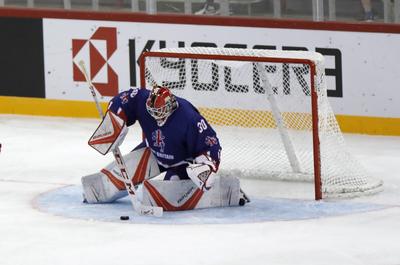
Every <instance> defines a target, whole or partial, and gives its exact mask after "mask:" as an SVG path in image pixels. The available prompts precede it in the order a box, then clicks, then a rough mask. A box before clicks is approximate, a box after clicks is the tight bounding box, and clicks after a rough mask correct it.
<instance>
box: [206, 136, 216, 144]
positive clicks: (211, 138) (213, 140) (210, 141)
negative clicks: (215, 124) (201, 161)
mask: <svg viewBox="0 0 400 265" xmlns="http://www.w3.org/2000/svg"><path fill="white" fill-rule="evenodd" d="M205 143H206V145H208V146H214V145H216V144H218V139H217V138H216V137H214V136H207V137H206V140H205Z"/></svg>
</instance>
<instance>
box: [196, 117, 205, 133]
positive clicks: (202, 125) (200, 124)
mask: <svg viewBox="0 0 400 265" xmlns="http://www.w3.org/2000/svg"><path fill="white" fill-rule="evenodd" d="M197 128H199V133H202V132H204V131H205V130H207V123H206V122H205V121H204V119H201V120H200V121H199V122H198V123H197Z"/></svg>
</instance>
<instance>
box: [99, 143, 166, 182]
mask: <svg viewBox="0 0 400 265" xmlns="http://www.w3.org/2000/svg"><path fill="white" fill-rule="evenodd" d="M123 157H124V162H125V165H126V170H127V173H128V176H129V178H130V179H131V180H132V182H133V184H134V185H137V184H139V183H141V182H142V181H143V180H145V179H151V178H153V177H155V176H158V175H159V174H160V169H159V167H158V164H157V160H156V158H155V157H154V155H153V153H152V152H151V150H150V148H141V149H138V150H135V151H132V152H130V153H128V154H126V155H124V156H123ZM102 171H103V172H104V173H106V174H107V175H108V176H109V177H110V178H115V179H117V180H119V181H121V182H124V178H123V177H122V176H121V172H120V170H119V167H118V165H117V163H116V162H115V161H113V162H112V163H110V164H108V165H107V166H106V167H105V168H104V169H103V170H102ZM119 186H120V187H121V185H119Z"/></svg>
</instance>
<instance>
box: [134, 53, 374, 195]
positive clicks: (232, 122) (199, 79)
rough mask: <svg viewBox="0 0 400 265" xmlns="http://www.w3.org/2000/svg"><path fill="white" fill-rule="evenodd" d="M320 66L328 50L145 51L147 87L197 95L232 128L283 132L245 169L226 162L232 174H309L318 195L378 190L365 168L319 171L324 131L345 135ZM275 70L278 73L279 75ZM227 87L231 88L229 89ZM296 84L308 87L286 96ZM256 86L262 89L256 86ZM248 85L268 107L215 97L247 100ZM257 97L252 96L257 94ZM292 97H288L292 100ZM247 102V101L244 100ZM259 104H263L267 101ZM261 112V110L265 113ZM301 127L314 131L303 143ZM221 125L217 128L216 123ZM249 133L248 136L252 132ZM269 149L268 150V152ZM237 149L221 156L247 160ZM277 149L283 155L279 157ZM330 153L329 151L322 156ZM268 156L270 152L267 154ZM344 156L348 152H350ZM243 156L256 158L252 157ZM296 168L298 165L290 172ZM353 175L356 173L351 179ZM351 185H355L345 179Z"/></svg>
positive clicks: (203, 108) (211, 115)
mask: <svg viewBox="0 0 400 265" xmlns="http://www.w3.org/2000/svg"><path fill="white" fill-rule="evenodd" d="M321 67H322V68H321ZM321 70H324V68H323V57H322V55H320V54H317V53H313V52H289V51H263V50H246V49H224V48H200V47H197V48H175V49H162V50H159V51H147V52H144V53H143V54H142V55H141V57H140V81H141V87H142V88H145V87H147V88H148V87H151V86H152V85H166V86H168V87H169V88H171V89H172V90H173V92H174V93H175V94H176V95H177V96H182V97H184V98H186V99H188V100H189V101H195V102H194V105H195V106H197V107H199V109H200V112H201V113H202V114H203V115H204V116H205V117H206V118H207V119H208V120H209V121H210V123H212V124H213V121H216V122H215V124H218V125H224V126H225V125H227V126H231V127H232V126H233V127H235V129H234V131H238V130H239V129H238V127H244V130H245V131H247V132H246V133H248V132H249V128H250V127H251V128H254V131H259V130H264V132H262V133H261V134H260V135H262V136H263V135H267V134H268V135H269V134H270V132H269V131H270V130H271V129H273V131H276V133H275V134H276V135H279V136H274V138H271V139H269V140H266V144H267V145H266V146H268V147H267V148H264V149H262V151H261V152H256V153H255V154H254V156H258V155H259V156H265V157H266V160H265V161H261V162H258V163H255V164H254V165H251V168H249V169H244V170H242V169H234V168H232V167H229V166H227V167H228V168H230V170H231V172H234V174H238V175H239V176H240V177H254V176H256V177H257V178H264V177H265V178H269V176H270V175H271V176H272V179H274V178H278V179H285V180H287V179H289V180H291V179H294V180H303V176H305V175H312V179H313V181H314V189H315V199H316V200H319V199H322V198H324V197H342V196H357V195H359V194H364V193H369V192H376V190H378V189H379V188H380V187H381V185H382V183H381V182H380V181H378V182H373V183H372V184H371V183H370V182H369V176H366V174H365V173H364V171H363V170H361V171H362V173H359V172H356V173H355V174H354V176H353V175H352V176H351V177H349V178H351V179H352V180H351V181H350V182H351V183H350V182H349V181H346V180H345V179H346V176H341V175H340V174H342V173H340V172H339V171H338V172H339V173H337V172H334V173H333V174H330V173H326V174H325V175H326V179H324V177H325V175H324V173H325V172H321V170H322V169H321V145H320V143H321V139H320V138H321V137H322V138H323V139H325V138H326V137H331V135H330V132H329V131H334V133H333V134H335V135H334V137H331V138H333V139H335V137H336V138H338V140H335V141H336V142H338V143H340V144H341V143H342V139H341V133H340V129H338V128H339V127H338V125H337V123H336V119H335V118H334V115H333V113H329V111H330V106H329V103H328V101H327V100H326V97H327V95H326V86H325V80H324V73H323V71H321ZM281 72H283V74H281ZM275 76H277V77H276V78H275ZM236 77H237V78H236ZM235 78H236V79H235ZM276 80H278V81H276ZM250 87H252V89H250ZM228 90H229V93H228V92H226V91H228ZM285 90H287V91H285ZM296 90H299V91H301V90H303V91H302V92H299V93H298V95H299V96H298V97H297V99H296V96H293V97H294V98H295V99H294V100H293V99H290V100H288V99H289V98H291V93H293V94H294V93H296V92H294V91H296ZM211 91H213V92H212V93H215V92H218V91H223V92H224V93H225V94H221V95H222V96H221V95H220V96H217V95H214V96H213V95H210V94H211ZM254 91H256V92H257V93H253V92H254ZM282 91H283V92H282ZM288 91H289V92H288ZM251 93H253V94H256V95H255V96H256V97H257V100H258V97H264V95H268V96H267V98H268V100H266V98H264V99H263V100H265V105H269V106H270V107H268V109H261V110H259V109H252V107H250V110H246V109H245V108H241V105H240V104H238V105H236V106H235V108H231V106H232V105H230V106H226V105H224V104H223V105H224V106H223V107H221V106H219V105H218V103H215V102H216V101H217V100H219V99H218V98H220V97H222V98H223V99H228V98H229V97H231V96H232V95H234V96H235V97H237V98H240V100H239V101H240V102H242V103H243V102H244V101H242V98H243V97H246V95H249V94H251ZM280 94H282V95H283V96H281V95H280ZM303 94H304V95H303ZM237 95H240V96H237ZM199 97H206V98H207V99H205V100H204V102H207V103H206V105H204V104H203V102H200V103H199V104H196V102H199V100H198V98H199ZM252 97H253V98H254V95H252ZM319 97H321V98H322V99H320V98H319ZM308 98H311V100H308ZM239 101H237V100H236V99H233V101H232V102H239ZM287 101H290V102H289V103H287ZM300 101H301V102H303V101H307V103H302V104H304V105H309V106H308V107H307V106H306V107H304V108H305V109H306V110H305V109H303V107H300V108H299V109H296V108H295V110H294V111H292V110H290V111H288V110H285V108H287V107H288V108H289V109H290V108H291V106H290V105H297V104H298V103H297V102H300ZM321 102H322V103H321ZM207 104H210V105H211V107H209V106H207ZM285 104H288V106H287V107H286V106H285ZM327 104H328V106H327ZM199 105H200V106H199ZM243 105H247V103H245V104H243ZM258 105H263V103H261V104H258ZM319 107H322V109H323V111H327V110H328V111H327V112H328V115H326V114H324V115H325V116H324V115H321V113H320V111H319ZM282 108H283V110H282ZM308 108H309V109H308ZM300 109H301V110H300ZM237 113H239V114H237ZM227 116H238V117H239V118H237V117H234V118H232V119H230V118H226V117H227ZM258 116H261V118H259V117H258ZM327 117H328V118H327ZM332 117H333V119H334V121H333V122H332V121H331V120H332ZM263 119H264V120H269V119H271V120H272V121H271V122H268V124H267V125H265V124H264V121H263ZM320 119H322V120H323V121H325V120H327V119H329V123H332V124H333V129H331V128H328V129H327V131H328V132H329V133H327V134H324V132H322V134H321V131H320V128H319V127H320V125H321V120H320ZM299 121H300V122H299ZM329 126H331V125H329ZM322 127H324V128H323V130H326V128H325V127H326V126H325V125H323V126H322ZM331 127H332V126H331ZM261 128H262V129H261ZM303 131H307V132H309V133H310V135H311V137H310V140H307V142H305V143H302V141H303V140H302V138H304V136H302V135H300V136H297V135H296V134H298V132H301V133H302V132H303ZM336 131H339V135H338V136H337V135H336ZM217 133H219V132H218V130H217ZM233 138H234V139H235V143H234V144H233V145H236V142H237V141H236V140H239V139H241V137H240V136H233ZM256 138H257V137H256ZM259 138H260V137H258V139H259ZM307 138H308V137H307ZM221 139H222V140H224V138H222V137H220V140H221ZM248 139H249V140H250V138H248ZM277 139H279V140H280V141H281V142H282V144H280V146H279V147H271V146H269V145H268V141H270V142H275V141H277ZM297 139H299V140H297ZM329 141H331V140H329ZM242 148H244V149H245V148H247V144H244V145H243V147H242ZM330 148H331V147H329V148H327V149H330ZM278 149H279V150H278ZM280 149H282V150H283V151H282V150H280ZM303 149H304V150H303ZM325 149H326V148H325ZM325 149H324V152H329V150H328V151H325ZM223 150H224V145H223ZM264 150H266V151H265V153H264ZM270 150H271V151H270ZM274 150H275V151H274ZM331 151H332V150H331ZM240 152H241V151H239V153H240ZM246 152H247V151H246ZM246 152H244V153H246ZM250 152H251V150H250V151H249V153H248V155H249V156H252V154H251V153H250ZM274 152H276V153H274ZM333 152H336V150H333ZM340 152H342V149H340ZM237 153H238V152H237V151H229V150H228V151H226V154H225V155H224V156H223V158H222V159H223V160H224V159H226V160H228V161H229V160H230V159H232V160H233V161H234V162H233V163H231V164H236V165H237V164H240V163H239V162H240V161H241V160H242V157H238V156H237ZM282 153H285V154H286V155H284V156H286V158H282V157H281V154H282ZM276 154H280V155H276ZM274 156H279V157H281V158H279V159H276V158H275V157H274ZM326 156H327V155H324V157H326ZM328 156H329V155H328ZM270 157H271V159H269V158H270ZM347 157H348V155H347V154H346V158H347ZM276 160H278V161H276ZM282 160H288V162H287V163H286V164H287V165H284V166H281V165H277V166H276V168H274V169H273V170H272V171H273V173H269V172H267V171H268V167H275V166H274V165H275V164H280V163H282V162H281V161H282ZM307 160H310V161H307ZM345 160H346V159H345ZM328 161H329V160H327V159H325V160H324V161H323V162H324V163H327V164H328ZM331 162H332V161H331ZM246 164H251V162H248V163H246ZM288 165H289V166H288ZM353 165H356V167H359V164H358V163H357V162H354V163H353V162H352V163H351V165H349V167H350V168H351V167H352V166H353ZM328 167H329V166H328ZM221 168H223V164H221ZM254 168H257V170H253V169H254ZM288 168H290V170H288ZM306 168H307V169H306ZM264 169H266V171H265V172H263V170H264ZM291 170H292V171H293V172H289V171H291ZM280 171H282V172H280ZM303 171H304V172H303ZM325 171H329V170H325ZM357 171H358V169H357ZM228 174H229V173H228ZM328 175H334V176H333V178H334V179H333V181H331V180H329V179H330V178H331V177H330V176H328ZM362 175H363V176H362ZM277 176H278V177H277ZM354 178H357V179H355V180H353V179H354ZM358 178H360V179H358ZM343 179H344V180H343ZM305 180H308V179H305ZM330 181H331V182H332V183H336V182H341V183H343V184H340V185H339V187H334V188H332V187H331V186H333V185H332V184H329V183H330ZM347 182H349V183H347ZM360 183H361V184H360ZM335 185H336V184H335ZM346 185H347V186H352V187H347V186H346ZM354 185H355V186H357V185H361V186H362V187H358V186H357V187H353V186H354Z"/></svg>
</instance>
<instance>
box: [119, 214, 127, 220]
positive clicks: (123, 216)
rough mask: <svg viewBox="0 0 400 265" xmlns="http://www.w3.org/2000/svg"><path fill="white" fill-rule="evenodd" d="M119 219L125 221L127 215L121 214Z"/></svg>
mask: <svg viewBox="0 0 400 265" xmlns="http://www.w3.org/2000/svg"><path fill="white" fill-rule="evenodd" d="M119 219H121V220H122V221H126V220H129V216H127V215H121V217H120V218H119Z"/></svg>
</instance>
